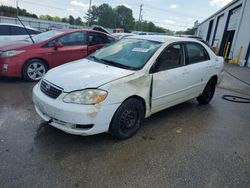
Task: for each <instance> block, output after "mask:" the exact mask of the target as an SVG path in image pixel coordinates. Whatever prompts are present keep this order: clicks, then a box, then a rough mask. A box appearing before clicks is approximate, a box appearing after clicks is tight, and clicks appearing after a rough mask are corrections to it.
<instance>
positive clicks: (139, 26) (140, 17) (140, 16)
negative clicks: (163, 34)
mask: <svg viewBox="0 0 250 188" xmlns="http://www.w3.org/2000/svg"><path fill="white" fill-rule="evenodd" d="M142 7H143V4H140V13H139V21H138V26H137V30H138V31H139V30H141V20H142V15H141V14H142Z"/></svg>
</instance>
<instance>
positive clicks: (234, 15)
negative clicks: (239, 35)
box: [227, 7, 241, 31]
mask: <svg viewBox="0 0 250 188" xmlns="http://www.w3.org/2000/svg"><path fill="white" fill-rule="evenodd" d="M240 10H241V7H239V8H237V9H235V10H233V11H232V12H231V15H230V20H229V23H228V28H227V30H228V31H233V30H236V28H237V26H238V20H239V17H240Z"/></svg>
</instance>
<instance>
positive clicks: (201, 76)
mask: <svg viewBox="0 0 250 188" xmlns="http://www.w3.org/2000/svg"><path fill="white" fill-rule="evenodd" d="M185 51H186V61H185V62H186V66H185V67H186V69H187V71H188V72H189V74H188V75H187V82H188V84H189V85H190V94H191V95H193V96H194V97H195V96H196V95H197V94H199V93H200V92H202V90H203V89H204V87H205V85H206V83H207V81H208V79H209V78H208V77H209V75H208V69H209V66H210V65H211V66H212V64H211V61H210V57H209V55H208V53H207V51H206V49H205V48H204V47H203V46H202V45H201V44H199V43H196V42H186V43H185Z"/></svg>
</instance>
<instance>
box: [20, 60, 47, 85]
mask: <svg viewBox="0 0 250 188" xmlns="http://www.w3.org/2000/svg"><path fill="white" fill-rule="evenodd" d="M47 71H48V66H47V64H46V63H45V62H44V61H42V60H40V59H31V60H29V61H28V62H27V63H26V64H25V65H24V67H23V77H24V78H25V79H26V80H28V81H39V80H40V79H41V78H42V77H43V76H44V75H45V73H46V72H47Z"/></svg>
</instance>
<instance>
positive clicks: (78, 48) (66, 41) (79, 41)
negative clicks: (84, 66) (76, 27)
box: [47, 32, 87, 67]
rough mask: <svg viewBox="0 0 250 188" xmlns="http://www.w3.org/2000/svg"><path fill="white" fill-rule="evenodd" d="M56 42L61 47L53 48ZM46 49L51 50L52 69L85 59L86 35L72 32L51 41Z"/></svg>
mask: <svg viewBox="0 0 250 188" xmlns="http://www.w3.org/2000/svg"><path fill="white" fill-rule="evenodd" d="M56 42H60V43H61V44H62V45H63V47H61V48H57V49H56V48H54V45H55V43H56ZM47 47H50V48H52V52H51V53H52V54H51V55H52V62H51V63H52V67H55V66H58V65H61V64H64V63H67V62H70V61H74V60H78V59H81V58H84V57H87V45H86V33H85V32H74V33H70V34H66V35H64V36H62V37H59V38H57V39H55V40H53V41H51V42H50V43H49V44H48V45H47Z"/></svg>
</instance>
